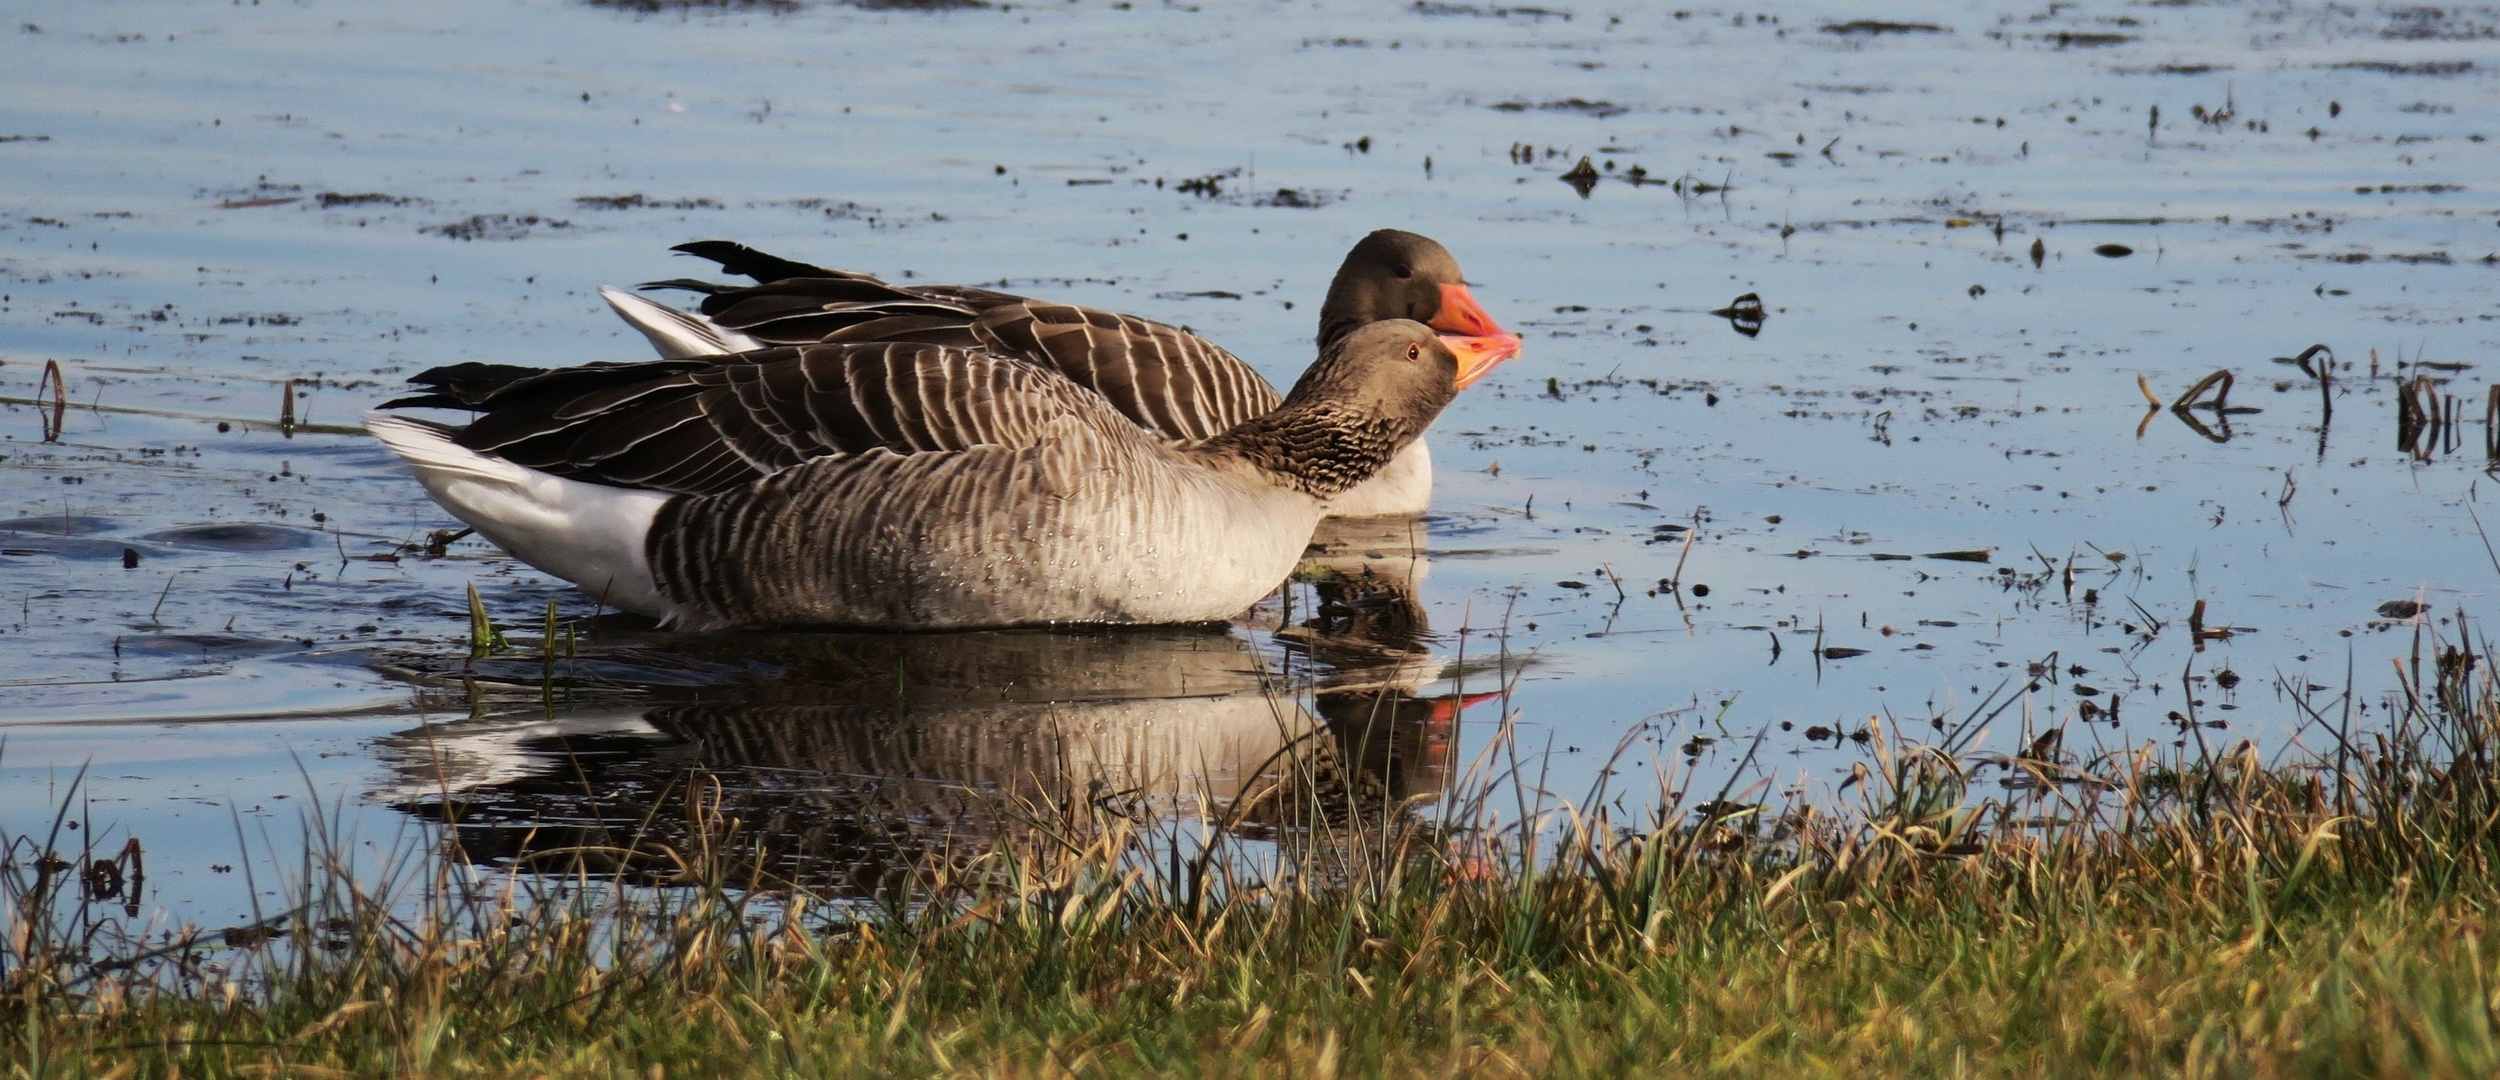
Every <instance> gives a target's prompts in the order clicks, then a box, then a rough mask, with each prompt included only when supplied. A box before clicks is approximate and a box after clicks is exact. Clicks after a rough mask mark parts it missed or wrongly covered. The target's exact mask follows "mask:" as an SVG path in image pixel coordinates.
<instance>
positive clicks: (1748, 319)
mask: <svg viewBox="0 0 2500 1080" xmlns="http://www.w3.org/2000/svg"><path fill="white" fill-rule="evenodd" d="M1583 164H1586V162H1583ZM1711 314H1713V315H1716V316H1718V317H1720V318H1722V319H1726V320H1727V324H1728V326H1730V327H1732V328H1734V329H1735V331H1736V332H1737V333H1739V334H1743V335H1745V336H1746V337H1758V336H1760V335H1761V333H1762V321H1763V319H1764V318H1766V317H1767V316H1766V314H1765V313H1764V312H1763V310H1762V298H1761V297H1759V296H1756V295H1754V294H1753V293H1746V294H1744V295H1743V296H1739V297H1737V298H1736V299H1734V300H1730V301H1728V305H1727V306H1726V307H1723V308H1720V309H1719V310H1717V311H1713V312H1711Z"/></svg>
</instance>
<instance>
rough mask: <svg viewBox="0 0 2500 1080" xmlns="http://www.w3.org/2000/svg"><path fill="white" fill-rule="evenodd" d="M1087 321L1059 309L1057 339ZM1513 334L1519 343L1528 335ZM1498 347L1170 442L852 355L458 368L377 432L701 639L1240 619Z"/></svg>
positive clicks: (891, 346) (950, 364) (1040, 399)
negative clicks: (466, 414) (445, 416)
mask: <svg viewBox="0 0 2500 1080" xmlns="http://www.w3.org/2000/svg"><path fill="white" fill-rule="evenodd" d="M1053 320H1067V321H1063V322H1058V323H1056V325H1060V326H1085V325H1091V324H1090V323H1089V322H1087V321H1086V315H1085V313H1083V312H1081V311H1067V310H1064V309H1048V308H1044V309H1038V310H1035V311H1033V312H1031V313H1030V319H1029V322H1030V324H1031V325H1032V326H1033V327H1035V328H1036V329H1035V336H1036V337H1037V338H1047V337H1048V336H1050V335H1049V332H1048V331H1046V330H1042V329H1040V328H1042V327H1045V326H1048V325H1053ZM1514 340H1515V339H1514ZM1507 351H1508V349H1507V347H1506V346H1505V345H1504V344H1503V343H1502V342H1501V341H1499V340H1488V339H1485V338H1465V337H1452V338H1448V339H1444V338H1441V337H1439V336H1436V335H1435V334H1434V332H1433V330H1432V329H1431V328H1430V327H1428V326H1425V325H1423V324H1420V323H1416V322H1413V321H1410V320H1390V321H1384V322H1375V323H1370V324H1367V325H1364V326H1360V327H1357V328H1355V329H1354V330H1353V331H1351V332H1349V333H1347V334H1345V335H1343V336H1342V337H1339V338H1338V339H1337V340H1336V341H1335V342H1333V343H1332V344H1331V345H1330V346H1329V347H1328V348H1327V349H1326V350H1325V351H1324V352H1322V353H1321V355H1320V357H1319V359H1318V360H1317V361H1316V362H1314V363H1313V364H1312V365H1311V367H1310V369H1309V370H1307V371H1305V372H1304V373H1303V375H1302V378H1301V380H1300V381H1299V382H1297V383H1296V384H1295V386H1294V389H1293V392H1292V393H1291V394H1288V395H1287V396H1286V397H1285V399H1284V401H1283V402H1282V403H1280V404H1279V405H1277V406H1276V407H1275V408H1273V409H1270V410H1265V411H1262V412H1259V413H1256V414H1254V415H1252V416H1250V417H1249V418H1247V419H1244V420H1242V421H1241V422H1239V423H1237V424H1234V425H1233V426H1231V427H1229V428H1226V429H1223V430H1221V431H1218V432H1215V433H1214V434H1213V435H1212V436H1211V437H1207V438H1203V439H1196V440H1187V439H1183V440H1175V439H1169V438H1166V437H1165V436H1163V435H1162V434H1161V433H1160V432H1157V431H1153V430H1150V429H1148V428H1146V427H1143V426H1141V425H1139V424H1138V423H1137V422H1135V421H1133V420H1131V419H1129V418H1128V417H1127V416H1125V415H1123V414H1122V413H1121V412H1119V411H1118V410H1116V409H1115V408H1113V406H1112V405H1111V403H1110V401H1109V400H1108V399H1107V398H1105V397H1104V396H1103V395H1102V394H1099V393H1096V392H1094V391H1092V390H1090V389H1087V388H1086V387H1084V386H1080V385H1079V384H1078V383H1076V382H1074V381H1072V380H1069V379H1066V378H1063V377H1061V376H1060V375H1058V374H1057V373H1056V372H1055V371H1049V370H1045V369H1044V368H1042V367H1041V366H1040V365H1037V364H1034V363H1031V362H1028V361H1025V360H1020V359H1016V358H1013V357H1009V356H1002V355H997V354H995V353H991V352H987V351H982V350H973V349H962V348H955V347H951V346H946V345H932V344H913V343H905V342H891V341H888V342H879V343H872V344H861V343H834V344H816V345H806V346H797V347H784V348H775V349H767V350H762V351H758V352H749V353H742V354H736V355H729V356H716V357H704V358H692V359H684V360H659V361H650V362H645V363H639V364H591V365H586V366H582V367H574V368H563V369H557V370H553V371H544V372H534V371H529V370H527V369H520V368H512V367H504V366H493V365H482V364H461V365H454V366H452V367H448V368H438V369H435V370H432V371H428V372H425V373H423V374H420V375H418V376H417V377H416V378H415V379H414V380H412V381H413V382H415V383H416V384H418V385H419V386H422V387H425V388H427V392H425V393H421V394H418V395H415V396H412V397H407V398H402V399H399V400H396V401H392V402H388V403H386V404H384V405H383V406H382V408H383V409H390V408H395V407H427V408H465V409H471V410H475V411H477V412H478V413H480V414H481V415H479V416H478V417H477V418H476V419H475V420H474V421H473V422H471V423H470V424H468V425H467V426H465V427H459V428H453V427H449V426H446V425H442V424H437V423H431V422H428V421H424V420H419V419H414V418H410V417H404V416H397V415H393V414H389V413H386V412H375V413H372V414H369V416H368V420H367V423H368V427H369V428H370V429H371V430H372V431H373V433H374V434H375V435H376V436H378V437H379V438H380V439H381V440H382V441H383V442H384V443H385V444H386V445H388V446H389V447H390V449H391V450H392V451H393V452H395V453H397V454H398V455H399V456H400V457H401V458H403V459H405V460H407V461H408V462H409V464H411V465H412V466H414V467H415V470H416V473H417V477H418V479H419V480H420V481H422V482H423V483H424V485H425V487H426V490H427V491H428V493H430V494H431V495H433V497H434V500H435V501H436V502H438V503H441V504H442V505H443V506H444V507H445V508H446V509H449V510H450V511H451V512H452V513H453V514H454V515H455V516H457V517H459V518H460V519H461V520H463V521H466V522H468V523H469V524H470V525H471V526H472V527H474V528H475V529H476V530H477V531H478V532H479V533H480V534H481V535H483V536H485V537H486V538H487V539H489V540H492V541H494V542H495V543H497V544H499V545H502V547H503V548H504V549H505V550H506V551H509V552H511V553H512V554H513V555H514V556H516V557H518V558H519V559H521V560H522V561H524V562H527V563H529V564H531V565H533V566H536V567H538V568H539V569H542V570H545V571H547V572H548V573H551V574H554V575H555V576H557V577H560V578H563V579H565V580H567V581H570V582H573V583H574V584H576V585H579V586H581V587H582V589H583V590H584V591H585V592H588V593H590V594H591V595H593V596H597V597H600V598H602V599H603V601H604V602H605V603H606V604H607V605H608V606H612V607H618V608H622V609H624V610H627V611H633V612H637V613H640V614H644V615H649V616H652V617H655V618H658V619H660V620H661V621H662V622H663V623H664V624H667V625H672V626H675V627H678V628H680V629H686V630H709V629H718V628H723V627H730V626H745V625H791V624H801V625H833V626H849V627H863V628H876V629H898V630H929V629H953V628H971V627H995V626H1016V625H1029V624H1055V623H1178V622H1200V621H1214V620H1221V619H1228V618H1231V617H1232V616H1234V615H1236V614H1238V613H1239V612H1241V611H1242V610H1243V609H1245V608H1247V607H1249V606H1250V605H1251V604H1252V603H1255V602H1256V601H1257V600H1258V599H1259V598H1260V597H1262V596H1264V595H1266V594H1267V592H1268V591H1269V590H1271V589H1273V588H1274V587H1275V586H1276V583H1277V582H1279V581H1281V580H1283V579H1284V577H1285V576H1286V575H1287V574H1288V573H1289V572H1290V571H1291V570H1292V569H1293V566H1294V564H1295V560H1297V559H1298V558H1299V557H1300V556H1301V555H1302V552H1303V549H1304V547H1305V546H1306V545H1307V544H1308V542H1309V541H1310V538H1311V532H1312V529H1313V528H1314V527H1315V526H1316V525H1317V524H1318V523H1319V521H1320V519H1321V517H1322V516H1323V514H1324V507H1325V505H1326V503H1327V501H1328V500H1329V499H1332V498H1335V497H1337V496H1339V495H1342V494H1343V493H1344V492H1345V491H1347V490H1348V489H1350V488H1352V487H1354V486H1355V485H1357V484H1360V483H1362V482H1363V481H1364V480H1367V479H1369V478H1371V476H1372V475H1373V474H1374V473H1376V472H1378V471H1379V469H1380V468H1381V467H1382V466H1383V465H1385V464H1387V463H1388V462H1389V461H1390V459H1391V458H1392V457H1394V456H1395V455H1396V453H1397V452H1398V451H1399V450H1401V449H1403V448H1405V447H1406V446H1407V445H1408V444H1409V443H1412V442H1413V441H1414V440H1415V439H1416V438H1417V437H1418V436H1420V435H1421V434H1422V433H1423V430H1424V428H1425V427H1426V426H1428V425H1430V424H1431V423H1432V420H1433V418H1434V417H1435V416H1437V415H1439V413H1440V411H1441V409H1442V407H1443V406H1445V405H1447V404H1448V403H1449V400H1450V398H1451V397H1452V396H1453V395H1455V394H1456V393H1457V392H1458V391H1459V389H1460V388H1461V387H1463V386H1464V385H1466V383H1468V382H1472V381H1473V380H1474V379H1476V378H1478V377H1481V376H1482V374H1483V373H1484V372H1485V371H1486V370H1488V369H1490V368H1491V367H1492V366H1493V364H1495V363H1497V362H1499V361H1500V360H1501V359H1502V358H1503V356H1504V355H1507Z"/></svg>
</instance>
